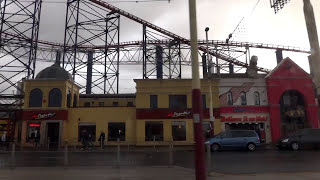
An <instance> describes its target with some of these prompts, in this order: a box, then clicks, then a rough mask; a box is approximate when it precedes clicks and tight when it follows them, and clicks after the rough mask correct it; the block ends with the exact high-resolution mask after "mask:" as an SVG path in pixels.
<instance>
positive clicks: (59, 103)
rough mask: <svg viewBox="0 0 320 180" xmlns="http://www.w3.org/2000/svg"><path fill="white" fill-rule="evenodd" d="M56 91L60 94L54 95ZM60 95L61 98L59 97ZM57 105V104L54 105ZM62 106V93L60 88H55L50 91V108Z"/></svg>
mask: <svg viewBox="0 0 320 180" xmlns="http://www.w3.org/2000/svg"><path fill="white" fill-rule="evenodd" d="M55 91H56V93H58V94H53V93H54V92H55ZM58 95H59V96H60V97H58ZM52 103H56V104H52ZM61 106H62V92H61V90H60V89H59V88H53V89H51V90H50V91H49V102H48V107H61Z"/></svg>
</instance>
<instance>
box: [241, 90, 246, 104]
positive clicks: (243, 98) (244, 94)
mask: <svg viewBox="0 0 320 180" xmlns="http://www.w3.org/2000/svg"><path fill="white" fill-rule="evenodd" d="M240 98H241V105H243V106H245V105H247V97H246V93H245V92H241V95H240Z"/></svg>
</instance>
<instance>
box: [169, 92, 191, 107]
mask: <svg viewBox="0 0 320 180" xmlns="http://www.w3.org/2000/svg"><path fill="white" fill-rule="evenodd" d="M175 98H178V101H177V99H175ZM179 98H181V99H179ZM179 101H181V102H183V101H185V102H183V104H179V103H177V102H179ZM181 105H182V106H181ZM187 108H188V98H187V95H185V94H176V95H169V109H179V110H184V109H187Z"/></svg>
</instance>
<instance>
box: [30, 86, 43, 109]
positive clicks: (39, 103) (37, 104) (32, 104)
mask: <svg viewBox="0 0 320 180" xmlns="http://www.w3.org/2000/svg"><path fill="white" fill-rule="evenodd" d="M36 91H37V92H36ZM32 93H35V94H32ZM37 93H40V94H37ZM35 95H39V97H40V96H41V97H40V99H39V100H38V101H33V100H32V99H33V98H32V97H33V96H35ZM37 98H38V97H37ZM42 100H43V93H42V91H41V89H40V88H34V89H32V90H31V91H30V94H29V107H42Z"/></svg>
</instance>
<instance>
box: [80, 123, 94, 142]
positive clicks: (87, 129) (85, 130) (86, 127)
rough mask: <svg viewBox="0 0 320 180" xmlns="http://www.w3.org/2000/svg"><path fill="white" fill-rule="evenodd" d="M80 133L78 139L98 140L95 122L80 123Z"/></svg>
mask: <svg viewBox="0 0 320 180" xmlns="http://www.w3.org/2000/svg"><path fill="white" fill-rule="evenodd" d="M78 133H79V134H78V141H81V139H82V138H85V139H87V140H88V141H96V125H95V124H93V123H92V124H91V123H80V124H79V128H78Z"/></svg>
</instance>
